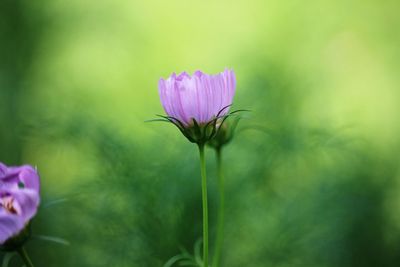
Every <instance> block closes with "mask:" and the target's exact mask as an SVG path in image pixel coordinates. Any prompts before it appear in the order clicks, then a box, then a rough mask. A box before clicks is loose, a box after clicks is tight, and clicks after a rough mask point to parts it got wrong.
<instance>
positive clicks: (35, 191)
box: [0, 162, 40, 245]
mask: <svg viewBox="0 0 400 267" xmlns="http://www.w3.org/2000/svg"><path fill="white" fill-rule="evenodd" d="M39 191H40V181H39V175H38V173H37V171H36V169H34V168H33V167H31V166H29V165H23V166H19V167H7V166H6V165H4V164H3V163H1V162H0V245H2V244H4V243H5V242H6V241H7V240H9V239H10V238H12V237H14V236H17V235H18V234H19V233H20V232H22V231H23V230H24V229H25V228H26V226H27V225H28V223H29V222H30V220H31V219H32V218H33V217H34V216H35V215H36V212H37V209H38V206H39V203H40V196H39Z"/></svg>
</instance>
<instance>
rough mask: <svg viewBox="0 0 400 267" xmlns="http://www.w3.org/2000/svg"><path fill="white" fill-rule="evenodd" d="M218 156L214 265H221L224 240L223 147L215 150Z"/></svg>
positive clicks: (215, 266) (216, 266)
mask: <svg viewBox="0 0 400 267" xmlns="http://www.w3.org/2000/svg"><path fill="white" fill-rule="evenodd" d="M215 152H216V157H217V174H218V189H219V210H218V222H217V238H216V241H215V251H214V259H213V266H214V267H218V266H219V265H220V258H221V250H222V245H223V242H224V216H225V211H224V209H225V188H224V175H223V173H222V155H221V153H222V152H221V148H217V149H216V150H215Z"/></svg>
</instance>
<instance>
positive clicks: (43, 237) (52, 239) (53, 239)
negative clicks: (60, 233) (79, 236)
mask: <svg viewBox="0 0 400 267" xmlns="http://www.w3.org/2000/svg"><path fill="white" fill-rule="evenodd" d="M32 237H33V238H36V239H40V240H43V241H49V242H54V243H57V244H60V245H64V246H69V245H70V243H69V242H68V241H67V240H65V239H62V238H59V237H54V236H46V235H33V236H32Z"/></svg>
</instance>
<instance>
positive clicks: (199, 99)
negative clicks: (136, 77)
mask: <svg viewBox="0 0 400 267" xmlns="http://www.w3.org/2000/svg"><path fill="white" fill-rule="evenodd" d="M235 87H236V79H235V74H234V72H233V70H228V69H225V71H224V72H221V73H219V74H216V75H208V74H205V73H202V72H201V71H196V72H195V73H194V74H193V75H192V76H190V75H189V74H187V73H186V72H182V73H181V74H179V75H178V76H176V74H175V73H173V74H172V75H171V76H170V77H169V78H168V79H166V80H164V79H162V78H161V79H160V81H159V84H158V88H159V93H160V98H161V103H162V105H163V108H164V110H165V112H166V113H167V115H168V116H169V117H170V118H172V119H173V120H177V121H179V122H180V123H181V124H182V125H183V126H185V127H188V126H193V125H194V124H196V123H197V124H199V125H205V124H207V123H208V122H210V121H212V120H214V119H215V118H217V117H223V116H225V115H226V114H227V113H228V111H229V106H230V105H231V104H232V101H233V96H234V94H235ZM194 120H195V122H194Z"/></svg>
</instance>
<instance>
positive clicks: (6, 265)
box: [1, 252, 16, 267]
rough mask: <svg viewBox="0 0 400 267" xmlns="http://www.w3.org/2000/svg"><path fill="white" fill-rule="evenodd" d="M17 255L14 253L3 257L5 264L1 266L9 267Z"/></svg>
mask: <svg viewBox="0 0 400 267" xmlns="http://www.w3.org/2000/svg"><path fill="white" fill-rule="evenodd" d="M15 255H16V254H15V253H14V252H9V253H6V255H4V257H3V263H2V264H1V266H2V267H8V265H9V264H10V261H11V259H12V257H14V256H15Z"/></svg>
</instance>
